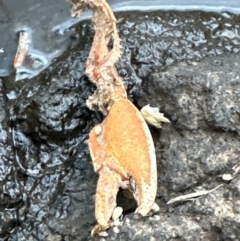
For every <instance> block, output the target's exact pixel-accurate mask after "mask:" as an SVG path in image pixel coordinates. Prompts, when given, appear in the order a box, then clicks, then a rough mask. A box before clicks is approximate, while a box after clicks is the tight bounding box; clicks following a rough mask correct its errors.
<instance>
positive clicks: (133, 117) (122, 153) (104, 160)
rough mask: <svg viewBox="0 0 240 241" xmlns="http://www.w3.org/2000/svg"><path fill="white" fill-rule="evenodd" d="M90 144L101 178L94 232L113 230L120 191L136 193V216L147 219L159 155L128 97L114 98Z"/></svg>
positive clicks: (155, 186)
mask: <svg viewBox="0 0 240 241" xmlns="http://www.w3.org/2000/svg"><path fill="white" fill-rule="evenodd" d="M88 143H89V148H90V153H91V158H92V161H93V166H94V170H95V172H97V173H98V174H99V180H98V184H97V191H96V200H95V216H96V219H97V222H98V225H97V226H96V227H95V229H94V232H99V231H101V230H105V229H107V228H108V227H110V226H111V224H110V223H111V217H112V214H113V212H114V209H115V208H116V206H117V204H116V196H117V193H118V190H119V188H120V187H122V188H128V189H129V190H131V191H132V192H133V196H134V198H135V199H136V201H137V205H138V208H137V209H136V211H135V215H140V216H145V215H147V214H148V213H149V212H150V210H151V209H152V207H153V205H154V201H155V197H156V192H157V170H156V155H155V148H154V143H153V140H152V136H151V133H150V131H149V128H148V126H147V124H146V122H145V120H144V119H143V117H142V115H141V113H140V111H139V110H138V109H137V108H136V107H135V106H134V105H133V104H132V103H131V102H130V101H129V100H128V99H127V98H126V97H125V96H123V95H119V96H115V98H114V99H113V104H112V106H111V108H110V111H109V113H108V115H107V117H106V118H105V119H104V121H103V122H102V123H101V124H98V125H96V126H95V127H94V128H93V129H92V131H91V132H90V137H89V141H88ZM131 180H133V182H134V183H132V181H131Z"/></svg>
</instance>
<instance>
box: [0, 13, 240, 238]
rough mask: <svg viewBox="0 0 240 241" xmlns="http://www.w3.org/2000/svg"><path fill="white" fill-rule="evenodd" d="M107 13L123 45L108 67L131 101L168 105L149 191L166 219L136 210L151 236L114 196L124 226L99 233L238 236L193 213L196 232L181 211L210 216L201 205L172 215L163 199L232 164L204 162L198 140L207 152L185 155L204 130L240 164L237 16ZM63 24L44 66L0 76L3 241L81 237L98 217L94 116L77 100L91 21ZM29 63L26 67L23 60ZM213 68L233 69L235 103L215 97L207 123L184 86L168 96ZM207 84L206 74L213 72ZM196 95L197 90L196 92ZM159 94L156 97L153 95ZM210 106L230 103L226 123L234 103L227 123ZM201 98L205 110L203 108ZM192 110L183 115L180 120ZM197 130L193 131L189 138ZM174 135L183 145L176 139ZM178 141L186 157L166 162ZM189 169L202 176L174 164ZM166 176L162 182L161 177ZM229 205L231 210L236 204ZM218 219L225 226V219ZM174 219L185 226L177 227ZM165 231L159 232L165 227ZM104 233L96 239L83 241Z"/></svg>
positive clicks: (82, 91)
mask: <svg viewBox="0 0 240 241" xmlns="http://www.w3.org/2000/svg"><path fill="white" fill-rule="evenodd" d="M116 17H117V19H118V29H119V35H120V37H121V39H122V45H123V48H122V52H123V54H122V58H121V59H120V61H119V62H118V63H117V69H118V71H119V73H120V75H121V76H122V77H123V79H124V81H125V86H126V88H127V90H128V93H129V98H130V100H131V101H133V103H134V104H135V105H136V106H137V107H138V108H140V107H142V106H143V105H144V104H146V103H147V102H150V103H151V105H155V106H160V105H161V110H162V111H163V112H164V111H165V113H166V114H165V115H166V116H167V117H168V118H169V119H170V120H171V121H172V124H171V125H170V126H168V127H166V124H165V125H164V127H163V130H162V131H159V130H156V129H154V128H151V131H152V134H153V138H154V142H155V145H156V152H157V159H158V160H157V161H158V169H160V168H161V170H160V172H159V173H160V174H159V175H162V176H159V186H160V185H161V186H162V187H161V190H160V189H159V190H158V196H157V203H158V204H160V208H161V209H162V210H163V213H162V214H160V216H161V215H162V216H163V217H164V222H162V223H164V224H165V226H161V230H159V229H158V228H157V227H159V226H157V225H158V223H157V221H158V220H159V219H157V217H159V216H156V217H155V219H154V218H153V219H143V220H142V221H140V222H139V224H143V225H142V228H143V227H144V228H145V227H146V230H148V229H147V228H149V226H150V227H152V228H155V230H158V231H157V232H155V233H154V235H153V236H151V234H149V232H151V229H149V230H150V231H146V233H147V234H149V235H150V236H144V235H141V234H142V229H141V226H139V225H138V223H137V221H136V220H135V221H133V223H131V222H132V221H131V220H132V214H133V212H134V209H135V203H134V202H132V201H131V200H127V199H125V198H123V197H122V196H121V193H120V196H119V200H118V203H119V204H120V205H121V206H122V205H124V210H125V211H124V214H126V216H125V217H124V218H123V220H124V221H123V224H122V225H123V226H122V231H121V228H120V233H118V231H119V230H118V229H117V230H116V229H115V230H111V231H110V233H109V237H107V238H105V239H106V240H144V238H145V240H238V239H237V237H236V236H235V237H233V235H234V234H235V233H234V232H235V229H234V230H233V232H232V233H231V232H229V230H228V226H227V224H225V226H224V225H222V226H221V225H220V224H219V226H217V225H216V224H214V225H213V226H212V227H211V222H210V221H209V223H204V222H200V221H199V220H197V219H194V220H195V221H194V222H195V223H194V224H193V226H192V229H193V230H195V231H193V233H192V234H191V231H189V230H188V229H187V228H186V227H187V226H189V223H191V222H193V221H192V219H191V220H187V217H189V216H191V215H192V216H194V217H196V216H197V215H199V216H201V215H203V216H206V215H208V213H207V212H205V210H201V208H202V205H203V204H201V203H200V204H201V205H200V204H199V206H197V207H199V210H195V209H197V208H195V209H194V207H192V209H189V210H190V211H189V210H188V209H187V208H189V206H183V207H182V208H181V206H180V207H177V208H176V209H175V213H174V212H173V209H174V208H172V207H171V208H169V207H167V206H166V201H167V200H169V199H170V197H173V194H175V195H177V194H180V193H182V192H184V191H190V190H191V191H193V189H194V188H195V187H196V186H197V187H198V186H203V187H206V188H208V187H209V186H208V185H206V186H205V185H204V180H205V181H206V182H207V183H208V184H209V183H210V184H211V183H212V184H211V185H214V184H217V180H218V179H217V176H218V175H220V174H221V173H222V172H223V171H225V170H226V169H227V168H230V164H229V163H221V165H220V166H218V165H214V167H212V165H211V163H210V162H211V161H210V160H209V158H211V157H209V156H208V154H207V153H206V152H204V150H206V149H207V147H208V145H210V144H206V145H203V144H202V145H201V146H200V147H199V148H200V150H201V151H202V153H204V155H205V156H204V157H202V159H205V162H203V160H202V159H201V158H200V157H199V158H198V159H197V158H196V160H194V156H197V153H198V152H197V149H198V143H205V140H206V138H207V137H209V138H210V137H211V138H210V139H209V140H208V142H209V143H211V140H216V142H214V144H215V145H216V146H217V148H218V150H219V149H222V150H223V149H224V148H226V145H227V144H226V143H228V145H230V144H232V145H233V146H232V147H229V149H227V150H226V151H229V150H231V148H232V149H233V150H235V152H234V151H233V150H232V152H230V153H233V155H234V158H232V159H231V160H230V161H232V162H231V164H236V163H237V162H238V161H239V158H238V156H239V153H238V151H237V147H235V146H234V145H237V144H239V142H240V137H239V133H240V127H239V113H240V112H239V108H237V107H235V106H236V105H237V104H238V106H239V103H240V102H239V101H240V99H239V93H238V92H237V91H239V85H240V82H239V73H238V70H237V67H236V65H235V63H239V60H240V58H239V51H240V17H239V16H238V15H234V14H231V13H227V12H224V13H221V14H220V13H213V12H208V13H206V12H201V11H191V12H176V11H169V12H164V11H157V12H149V13H147V14H146V13H141V12H131V14H129V13H117V14H116ZM65 31H66V33H67V34H68V40H69V43H70V44H69V46H68V47H67V50H66V51H64V53H62V54H61V55H60V56H59V57H56V58H55V59H54V60H53V61H52V63H51V64H50V65H49V66H48V67H47V68H46V69H45V70H42V71H41V72H40V73H39V74H36V76H34V77H30V78H25V77H26V76H27V77H29V76H28V75H27V74H26V69H21V70H20V71H18V72H16V71H13V72H11V73H10V75H9V76H6V77H2V78H1V79H0V153H1V156H0V223H1V225H0V240H8V241H13V240H19V241H20V240H22V241H23V240H29V241H30V240H49V241H50V240H51V241H52V240H56V241H57V240H59V241H60V240H72V241H73V240H89V239H90V231H91V228H92V227H93V226H94V224H95V219H94V195H95V187H96V183H97V179H98V177H97V175H96V174H95V173H94V171H93V167H92V163H91V159H90V155H89V150H88V148H87V144H86V140H87V139H88V133H89V131H90V130H91V128H92V127H93V126H94V125H95V124H96V123H99V122H100V121H101V120H102V118H103V117H102V116H101V114H100V113H95V112H92V111H90V110H89V109H88V108H87V106H86V103H85V102H86V100H87V98H88V97H89V95H91V94H92V93H93V91H94V88H95V87H94V86H93V84H91V83H90V81H89V80H88V79H87V77H86V76H85V75H84V70H85V62H86V58H87V56H88V53H89V50H90V48H91V42H92V39H93V36H94V31H93V28H92V24H91V21H88V20H84V21H82V22H80V23H78V24H76V25H74V26H72V27H71V28H68V29H67V30H65ZM63 34H64V32H63ZM0 47H1V46H0ZM193 63H194V64H193ZM192 66H195V67H192ZM196 66H197V67H196ZM212 66H214V70H213V69H212V68H213V67H212ZM29 68H31V67H29V66H28V69H29ZM194 68H195V69H194ZM235 69H236V70H235ZM231 71H232V72H231ZM234 71H235V72H234ZM212 72H214V73H215V74H216V75H217V76H220V75H221V74H220V72H221V73H225V74H226V73H231V74H232V75H231V76H235V77H234V78H235V87H233V88H231V89H230V90H231V91H230V90H229V91H230V92H231V93H233V94H234V93H235V95H236V97H234V98H235V99H234V100H232V101H233V102H234V101H235V102H234V103H235V106H229V105H226V106H223V107H222V106H221V103H220V104H219V103H213V104H212V105H213V108H212V109H211V110H210V113H211V114H212V115H211V116H210V115H209V116H208V115H205V117H206V120H204V121H201V120H202V119H203V117H201V116H200V114H201V113H200V112H199V113H194V110H195V108H193V109H191V108H190V107H189V105H188V101H189V99H190V100H191V99H194V98H193V97H191V95H189V96H190V97H189V99H188V98H186V99H185V100H183V97H182V96H178V97H176V96H172V95H168V93H171V92H176V93H178V91H180V90H181V91H180V92H184V91H186V93H189V92H187V91H191V92H193V90H194V87H193V86H196V87H195V88H197V86H198V84H199V83H200V84H199V85H200V86H201V83H202V82H201V81H200V80H199V82H194V81H193V82H191V81H190V80H194V79H195V76H198V77H199V76H201V74H204V73H209V74H208V75H206V76H205V77H202V79H201V80H202V81H203V80H204V81H207V80H208V77H209V76H210V74H211V73H212ZM166 73H168V74H169V75H168V74H166ZM170 73H173V74H172V75H171V74H170ZM178 73H181V74H179V75H178ZM194 73H196V74H195V75H194ZM19 76H20V77H19ZM156 76H157V77H156ZM176 76H178V78H179V79H180V80H186V82H187V81H190V82H189V84H188V85H187V84H185V83H186V82H184V81H182V82H181V81H180V82H177V83H178V84H176V83H175V82H174V81H171V80H173V79H174V78H175V77H176ZM181 76H182V77H181ZM186 76H187V77H188V78H187V77H186ZM222 76H223V77H222V79H223V82H224V81H226V83H228V79H227V75H226V76H225V75H222ZM232 78H233V77H232ZM159 79H160V81H159ZM198 79H199V78H198ZM161 81H163V82H164V84H163V83H162V82H161ZM209 81H213V82H214V81H216V79H214V78H213V79H210V80H209ZM204 83H205V82H204ZM224 83H225V82H224ZM160 84H161V85H163V86H164V88H163V89H161V88H160V87H159V85H160ZM209 85H211V83H209ZM219 86H224V85H223V84H221V83H218V82H217V84H216V89H214V88H212V89H209V88H207V87H205V88H202V89H201V91H202V92H201V93H204V94H206V96H207V94H209V93H210V92H211V93H214V92H215V91H216V90H218V89H217V88H218V87H219ZM159 88H160V89H159ZM191 88H193V89H191ZM234 91H235V92H234ZM239 92H240V91H239ZM194 93H195V94H196V95H197V96H200V94H199V93H200V92H198V91H195V92H194ZM161 95H162V96H164V97H162V98H161ZM220 95H221V93H220ZM222 95H224V93H223V94H222ZM235 95H234V96H235ZM163 98H165V100H166V101H165V102H164V99H163ZM206 98H208V97H206ZM209 98H210V97H209ZM216 98H218V97H215V99H216ZM229 98H230V97H229ZM213 99H214V98H213ZM180 101H182V102H181V103H183V104H182V105H180V107H179V106H175V105H174V103H180ZM184 101H185V102H184ZM195 101H197V99H196V100H195ZM204 101H206V100H205V99H204ZM204 103H205V102H204ZM223 103H224V101H223ZM196 105H197V103H196ZM202 106H204V104H202ZM215 106H217V109H218V110H219V112H221V113H223V112H224V108H225V109H227V110H228V109H229V108H233V109H231V111H232V112H233V113H234V114H235V115H236V116H235V117H234V118H235V119H234V120H235V122H234V121H233V120H232V119H231V118H230V117H231V113H232V112H231V111H230V112H229V113H230V114H229V116H230V117H229V118H230V119H229V123H228V122H226V121H227V120H225V119H223V118H221V116H220V117H219V115H216V116H215V115H214V114H213V113H214V107H215ZM198 107H199V109H201V108H203V107H201V106H200V105H198ZM234 107H235V109H234ZM181 108H182V109H184V108H185V109H187V110H189V112H188V113H185V112H184V111H183V114H185V115H184V116H182V115H181V113H182V111H181V110H182V109H181ZM189 113H190V114H191V115H190V120H192V121H190V120H189V118H188V117H189ZM126 114H127V113H126ZM218 117H219V119H218ZM196 120H200V121H199V122H197V123H198V124H196V125H194V124H192V123H196ZM188 121H189V122H188ZM208 121H209V122H208ZM224 121H225V122H224ZM199 123H200V124H199ZM209 123H210V124H209ZM229 126H231V127H232V128H229ZM164 128H166V129H165V132H164ZM200 130H201V132H200V133H198V131H200ZM210 130H214V133H212V132H211V133H210V134H209V133H208V131H210ZM194 131H195V132H196V135H198V136H199V138H198V137H196V136H195V135H194ZM201 136H202V138H200V137H201ZM160 137H162V140H161V138H160ZM171 137H172V138H173V139H171ZM184 137H186V138H187V139H184ZM203 137H204V138H203ZM174 138H175V140H179V141H180V142H181V143H182V145H175V146H174V143H175V142H174ZM178 138H179V139H178ZM160 140H161V141H160ZM187 143H188V144H187ZM193 143H195V144H193ZM229 143H230V144H229ZM234 143H235V144H234ZM175 144H176V143H175ZM190 144H192V146H191V145H190ZM184 148H186V149H188V148H190V149H192V150H195V152H194V153H193V154H191V153H188V157H184V158H185V159H184V158H183V161H182V162H181V161H179V162H176V161H174V160H176V159H179V160H181V157H182V156H183V155H185V154H184V153H185V152H184V151H183V152H180V151H181V150H183V149H184ZM238 150H239V147H238ZM209 151H210V150H209ZM210 154H211V155H212V154H213V153H210ZM210 154H209V155H210ZM229 155H230V154H229ZM161 157H163V162H162V163H161ZM186 158H187V159H189V158H190V159H191V160H192V159H193V160H194V162H186ZM214 158H215V157H214ZM184 160H185V162H184ZM207 160H208V161H207ZM181 163H182V164H181ZM196 163H198V164H199V165H198V164H196ZM171 164H172V165H171ZM203 166H205V169H206V167H207V169H206V170H205V169H204V168H203ZM136 168H137V167H136ZM189 168H190V169H191V170H193V171H194V170H198V173H199V175H200V176H198V177H197V178H196V177H195V176H194V175H193V174H192V173H191V175H187V173H186V177H188V178H185V179H184V178H182V176H181V175H180V173H182V175H183V173H184V172H185V170H188V169H189ZM194 168H196V169H194ZM201 168H203V169H201ZM201 170H203V171H201ZM171 172H174V175H173V174H171ZM164 175H165V177H167V179H164V178H163V177H164ZM173 177H174V178H173ZM211 185H210V186H211ZM232 185H233V186H232V187H231V189H230V190H232V192H233V193H235V194H231V195H236V196H237V195H238V194H236V193H239V190H238V189H236V188H237V182H236V183H235V184H232ZM234 185H235V186H234ZM226 193H229V192H227V191H226V192H225V195H227V194H226ZM219 195H220V194H219ZM184 208H185V209H184ZM238 209H239V208H236V207H235V211H236V212H237V213H238V212H239V210H238ZM183 210H184V211H183ZM233 213H234V212H233ZM184 214H185V215H186V220H185V219H184V220H180V219H178V218H179V215H184ZM174 215H175V216H174ZM184 217H185V216H184ZM183 221H184V222H183ZM188 221H189V222H188ZM226 222H228V223H229V224H231V220H230V221H229V220H227V221H226ZM170 224H171V225H172V227H175V228H176V229H175V231H173V230H172V229H171V230H170V229H168V228H166V227H169V226H170ZM144 225H146V226H144ZM148 225H149V226H148ZM182 225H186V226H184V227H183V226H182ZM209 225H210V226H209ZM231 225H232V224H231ZM231 225H230V226H231ZM238 225H239V222H237V221H236V223H235V226H236V227H237V226H238ZM131 226H132V229H131ZM177 227H180V228H181V230H182V231H181V232H180V231H179V232H178V233H177V231H176V230H178V229H177ZM164 228H165V229H166V232H168V233H167V234H166V233H164V231H163V230H164ZM185 228H186V232H185V233H184V231H183V230H184V229H185ZM139 230H140V231H141V232H138V231H139ZM236 230H237V228H236ZM114 231H115V232H114ZM174 232H175V234H174ZM194 232H196V233H198V232H199V233H203V232H206V236H204V237H205V239H198V237H195V235H194ZM224 232H225V233H224ZM236 232H237V231H236ZM176 233H177V234H176ZM223 233H224V234H223ZM147 234H146V235H147ZM207 235H208V236H207ZM224 235H225V236H224ZM184 237H185V238H186V237H188V238H186V239H184ZM189 237H190V238H189ZM150 238H151V239H150ZM102 239H103V238H99V237H96V238H93V239H92V240H102Z"/></svg>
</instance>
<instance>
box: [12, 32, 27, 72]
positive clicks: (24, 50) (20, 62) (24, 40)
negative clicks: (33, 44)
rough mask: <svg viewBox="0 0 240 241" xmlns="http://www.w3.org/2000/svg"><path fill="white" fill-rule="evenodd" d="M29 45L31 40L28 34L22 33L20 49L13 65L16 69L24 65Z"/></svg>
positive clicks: (20, 35)
mask: <svg viewBox="0 0 240 241" xmlns="http://www.w3.org/2000/svg"><path fill="white" fill-rule="evenodd" d="M29 43H30V39H29V35H28V33H27V32H26V31H22V32H20V34H19V44H18V49H17V52H16V55H15V59H14V63H13V66H14V68H18V67H20V66H22V65H23V63H24V61H25V58H26V55H27V52H28V47H29Z"/></svg>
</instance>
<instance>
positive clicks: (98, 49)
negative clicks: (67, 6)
mask: <svg viewBox="0 0 240 241" xmlns="http://www.w3.org/2000/svg"><path fill="white" fill-rule="evenodd" d="M70 2H71V3H72V4H73V6H72V15H73V16H79V15H80V14H81V13H82V11H83V10H84V9H85V8H91V9H92V10H93V17H92V21H93V24H94V29H95V36H94V39H93V43H92V48H91V51H90V53H89V56H88V59H87V63H86V74H87V75H88V77H89V78H90V80H91V81H92V82H93V83H95V84H96V86H97V90H96V91H95V93H94V94H93V95H92V96H91V97H89V99H88V101H87V105H88V107H89V108H90V109H92V110H100V111H101V112H102V113H103V114H104V115H106V114H107V113H108V107H109V105H110V104H111V101H110V96H111V94H113V93H115V92H118V91H120V92H121V93H122V94H123V95H125V96H126V92H125V88H124V84H123V80H122V78H121V77H120V76H119V75H118V73H117V70H116V67H115V63H116V62H117V61H118V59H119V58H120V56H121V44H120V38H119V36H118V33H117V28H116V22H117V20H116V18H115V16H114V14H113V12H112V10H111V8H110V7H109V5H108V4H107V2H106V1H105V0H101V1H100V0H70ZM110 42H111V43H113V46H112V48H109V44H110Z"/></svg>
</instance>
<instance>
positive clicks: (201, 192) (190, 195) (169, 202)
mask: <svg viewBox="0 0 240 241" xmlns="http://www.w3.org/2000/svg"><path fill="white" fill-rule="evenodd" d="M222 185H223V184H220V185H218V186H217V187H215V188H214V189H212V190H204V191H199V192H194V193H190V194H187V195H183V196H179V197H176V198H173V199H171V200H170V201H168V202H167V204H172V203H175V202H180V201H187V200H189V199H192V198H196V197H199V196H203V195H207V194H209V193H211V192H213V191H215V190H216V189H218V188H219V187H221V186H222Z"/></svg>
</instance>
